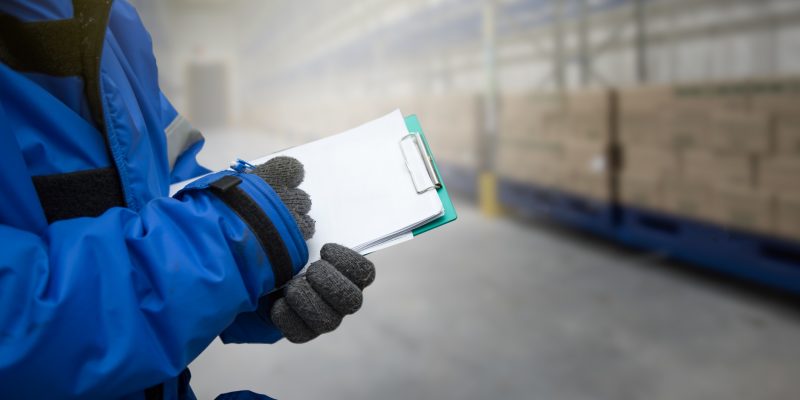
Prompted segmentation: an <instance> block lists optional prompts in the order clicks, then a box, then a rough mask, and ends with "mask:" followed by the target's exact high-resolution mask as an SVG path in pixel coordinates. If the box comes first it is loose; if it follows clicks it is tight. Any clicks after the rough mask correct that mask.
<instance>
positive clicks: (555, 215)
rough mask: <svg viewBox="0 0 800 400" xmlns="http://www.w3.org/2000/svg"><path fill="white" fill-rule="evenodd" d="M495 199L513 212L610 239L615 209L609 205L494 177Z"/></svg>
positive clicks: (615, 217)
mask: <svg viewBox="0 0 800 400" xmlns="http://www.w3.org/2000/svg"><path fill="white" fill-rule="evenodd" d="M498 200H499V201H500V203H501V204H502V205H503V206H504V207H507V208H509V209H511V210H514V211H515V212H517V213H520V214H523V215H530V216H545V217H548V218H551V219H553V220H555V221H558V222H561V223H564V224H567V225H570V226H573V227H576V228H579V229H583V230H587V231H590V232H593V233H595V234H599V235H603V236H608V237H611V238H613V237H614V235H615V234H616V224H617V219H618V217H617V214H618V212H617V208H616V207H614V206H613V205H611V204H609V203H606V202H602V201H597V200H591V199H587V198H583V197H580V196H575V195H572V194H569V193H566V192H562V191H559V190H554V189H550V188H544V187H540V186H536V185H532V184H529V183H520V182H515V181H513V180H509V179H499V180H498Z"/></svg>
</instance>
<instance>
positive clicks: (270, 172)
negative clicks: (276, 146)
mask: <svg viewBox="0 0 800 400" xmlns="http://www.w3.org/2000/svg"><path fill="white" fill-rule="evenodd" d="M252 173H253V174H256V175H258V176H259V177H261V179H263V180H265V181H266V182H267V183H268V184H269V185H270V186H272V187H276V186H286V187H290V188H296V187H297V186H299V185H300V183H302V182H303V178H305V169H304V168H303V164H302V163H301V162H300V161H297V159H295V158H292V157H286V156H278V157H275V158H273V159H271V160H269V161H267V162H265V163H263V164H261V165H258V166H256V167H255V169H253V171H252Z"/></svg>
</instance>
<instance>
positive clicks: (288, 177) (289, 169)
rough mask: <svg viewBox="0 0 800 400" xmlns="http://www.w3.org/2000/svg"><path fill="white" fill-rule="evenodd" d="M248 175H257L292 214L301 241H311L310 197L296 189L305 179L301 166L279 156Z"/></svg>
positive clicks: (292, 160)
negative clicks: (300, 235)
mask: <svg viewBox="0 0 800 400" xmlns="http://www.w3.org/2000/svg"><path fill="white" fill-rule="evenodd" d="M250 173H252V174H256V175H258V176H259V177H260V178H261V179H263V180H265V181H266V182H267V184H269V185H270V186H271V187H272V190H274V191H275V193H277V194H278V197H280V198H281V201H282V202H283V204H285V205H286V208H288V209H289V212H290V213H292V216H293V217H294V220H295V222H297V227H298V228H300V232H301V233H302V234H303V239H305V240H308V239H311V237H313V236H314V230H315V222H314V219H313V218H311V217H309V216H308V212H309V211H311V197H309V196H308V193H306V192H304V191H303V189H299V188H298V186H299V185H300V184H301V183H302V182H303V178H305V170H304V169H303V164H302V163H301V162H300V161H297V159H294V158H292V157H285V156H279V157H275V158H273V159H271V160H269V161H267V162H265V163H263V164H260V165H258V166H256V167H255V168H254V169H253V170H252V171H250Z"/></svg>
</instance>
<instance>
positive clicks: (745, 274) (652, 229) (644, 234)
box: [617, 207, 800, 293]
mask: <svg viewBox="0 0 800 400" xmlns="http://www.w3.org/2000/svg"><path fill="white" fill-rule="evenodd" d="M617 237H618V240H620V241H621V242H623V243H625V244H627V245H630V246H634V247H638V248H642V249H647V250H659V251H664V252H666V253H667V254H669V255H670V256H671V257H673V258H676V259H679V260H682V261H686V262H689V263H692V264H696V265H700V266H705V267H708V268H711V269H715V270H718V271H722V272H725V273H729V274H732V275H735V276H738V277H741V278H746V279H749V280H753V281H756V282H760V283H763V284H767V285H771V286H773V287H777V288H782V289H785V290H789V291H791V292H794V293H800V244H797V243H791V242H787V241H783V240H779V239H775V238H771V237H766V236H761V235H757V234H752V233H747V232H742V231H737V230H730V229H725V228H722V227H719V226H716V225H713V224H709V223H704V222H700V221H695V220H690V219H686V218H679V217H675V216H671V215H665V214H661V213H657V212H652V211H647V210H642V209H636V208H629V207H626V208H624V209H623V210H622V213H621V219H620V224H619V231H618V233H617Z"/></svg>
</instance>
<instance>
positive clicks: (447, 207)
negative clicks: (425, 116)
mask: <svg viewBox="0 0 800 400" xmlns="http://www.w3.org/2000/svg"><path fill="white" fill-rule="evenodd" d="M405 122H406V128H408V132H409V133H417V134H419V136H420V137H421V138H422V142H423V143H425V151H427V152H428V155H429V156H430V157H431V163H432V164H433V169H434V171H436V175H437V176H438V177H439V182H441V184H442V187H441V188H439V189H436V193H437V194H438V195H439V199H441V200H442V208H444V215H442V216H441V217H439V218H436V219H435V220H433V221H431V222H428V223H427V224H425V225H423V226H420V227H419V228H417V229H414V230H413V231H411V233H413V234H414V236H418V235H421V234H423V233H425V232H427V231H429V230H431V229H436V228H438V227H440V226H442V225H444V224H447V223H449V222H453V221H455V220H456V219H457V218H458V214H457V213H456V208H455V207H454V206H453V201H452V200H451V199H450V194H449V193H447V187H446V186H445V184H444V180H443V179H442V175H441V174H440V173H439V167H438V166H437V165H436V159H435V158H434V157H433V153H432V152H431V147H430V146H429V145H428V139H426V138H425V133H423V132H422V126H421V125H420V124H419V119H417V116H416V115H409V116H407V117H405Z"/></svg>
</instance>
